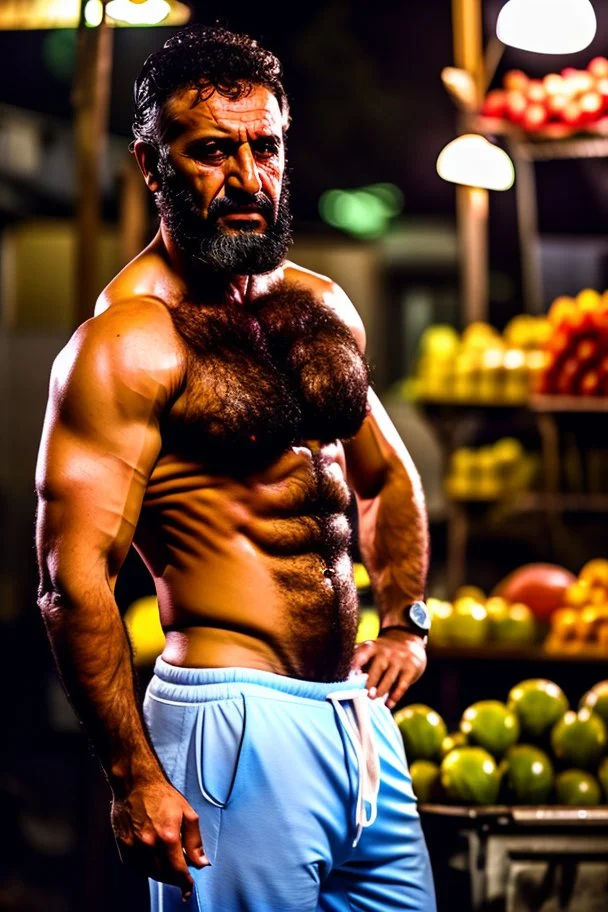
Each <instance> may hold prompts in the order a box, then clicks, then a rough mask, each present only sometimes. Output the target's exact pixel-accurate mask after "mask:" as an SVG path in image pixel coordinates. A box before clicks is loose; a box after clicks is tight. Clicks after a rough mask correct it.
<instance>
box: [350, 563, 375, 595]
mask: <svg viewBox="0 0 608 912" xmlns="http://www.w3.org/2000/svg"><path fill="white" fill-rule="evenodd" d="M353 576H354V580H355V586H356V587H357V589H367V588H368V586H370V585H371V583H370V578H369V574H368V572H367V570H366V568H365V567H364V565H363V564H360V563H357V562H355V563H354V564H353Z"/></svg>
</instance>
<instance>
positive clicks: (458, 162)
mask: <svg viewBox="0 0 608 912" xmlns="http://www.w3.org/2000/svg"><path fill="white" fill-rule="evenodd" d="M437 173H438V174H439V176H440V177H442V178H443V179H444V180H447V181H451V182H452V183H453V184H465V185H466V186H469V187H483V188H484V189H485V190H509V188H510V187H512V186H513V183H514V181H515V169H514V167H513V162H512V161H511V159H510V158H509V156H508V155H507V153H506V152H504V151H503V150H502V149H500V148H499V147H498V146H495V145H494V144H493V143H491V142H489V141H488V140H487V139H486V138H485V136H480V135H479V134H478V133H465V134H464V135H463V136H458V137H457V138H456V139H453V140H452V142H450V143H448V144H447V146H446V147H445V149H443V150H442V151H441V152H440V153H439V157H438V158H437Z"/></svg>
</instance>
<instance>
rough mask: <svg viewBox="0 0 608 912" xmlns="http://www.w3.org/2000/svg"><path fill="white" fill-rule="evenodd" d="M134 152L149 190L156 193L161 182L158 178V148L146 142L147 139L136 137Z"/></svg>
mask: <svg viewBox="0 0 608 912" xmlns="http://www.w3.org/2000/svg"><path fill="white" fill-rule="evenodd" d="M133 154H134V155H135V158H136V159H137V164H138V165H139V168H140V171H141V173H142V174H143V176H144V180H145V182H146V186H147V187H148V190H151V191H152V193H155V192H156V191H157V190H158V188H159V186H160V182H159V179H158V149H157V148H156V146H153V145H151V144H150V143H148V142H146V141H145V139H136V140H135V142H134V143H133Z"/></svg>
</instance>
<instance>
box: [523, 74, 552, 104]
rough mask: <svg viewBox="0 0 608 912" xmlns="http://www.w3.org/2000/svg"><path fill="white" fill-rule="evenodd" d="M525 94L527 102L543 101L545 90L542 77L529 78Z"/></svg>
mask: <svg viewBox="0 0 608 912" xmlns="http://www.w3.org/2000/svg"><path fill="white" fill-rule="evenodd" d="M525 94H526V97H527V99H528V101H529V102H539V103H540V102H543V101H544V100H545V98H546V97H547V91H546V89H545V86H544V85H543V81H542V79H530V81H529V82H528V87H527V89H526V93H525Z"/></svg>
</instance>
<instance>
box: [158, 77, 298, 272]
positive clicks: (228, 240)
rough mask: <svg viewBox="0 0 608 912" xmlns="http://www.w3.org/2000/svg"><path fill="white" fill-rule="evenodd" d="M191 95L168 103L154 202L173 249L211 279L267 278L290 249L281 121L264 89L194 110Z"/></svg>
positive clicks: (213, 101)
mask: <svg viewBox="0 0 608 912" xmlns="http://www.w3.org/2000/svg"><path fill="white" fill-rule="evenodd" d="M195 99H196V91H195V90H194V89H185V90H183V91H181V92H179V93H177V94H176V95H174V96H173V97H172V98H170V99H169V101H168V102H167V104H166V106H165V110H164V112H163V124H164V143H163V146H162V152H161V156H160V160H159V166H158V176H159V184H160V186H159V190H158V191H157V194H156V199H157V205H158V208H159V211H160V214H161V217H162V219H163V221H164V223H165V225H166V226H167V228H168V230H169V232H170V234H171V237H172V238H173V240H174V242H175V243H176V244H177V246H178V247H179V248H180V249H181V250H182V251H183V252H184V253H185V254H186V255H187V256H188V257H190V258H192V259H194V260H195V261H196V262H198V263H199V264H201V265H203V266H205V267H207V268H209V269H211V270H212V271H214V272H220V273H227V274H230V273H232V274H237V275H238V274H251V273H262V272H269V271H271V270H272V269H275V268H276V267H277V266H278V265H279V264H280V263H281V261H282V260H283V259H284V257H285V254H286V252H287V249H288V248H289V245H290V243H291V231H290V227H291V216H290V213H289V204H288V190H287V184H286V180H285V147H284V142H283V119H282V117H281V112H280V109H279V104H278V102H277V100H276V98H275V96H274V95H273V94H272V93H271V92H269V91H268V90H267V89H265V88H263V87H262V86H255V87H254V88H253V89H252V91H251V93H250V94H249V95H244V96H243V97H241V98H238V99H230V98H226V97H225V96H223V95H220V94H218V93H217V92H214V93H213V94H212V95H211V96H210V98H209V99H208V100H207V101H201V102H198V103H195V104H193V102H194V101H195Z"/></svg>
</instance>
